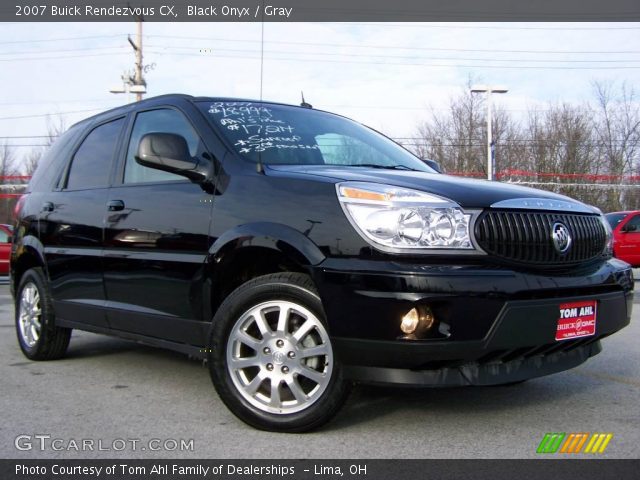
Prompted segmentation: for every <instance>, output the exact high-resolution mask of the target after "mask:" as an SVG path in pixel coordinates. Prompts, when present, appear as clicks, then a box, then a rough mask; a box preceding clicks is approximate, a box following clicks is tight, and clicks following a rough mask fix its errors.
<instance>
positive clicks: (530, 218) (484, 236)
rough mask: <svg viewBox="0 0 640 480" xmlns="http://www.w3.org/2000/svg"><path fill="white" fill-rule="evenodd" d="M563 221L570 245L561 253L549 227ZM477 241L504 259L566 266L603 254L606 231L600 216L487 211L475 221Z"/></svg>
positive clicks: (492, 253)
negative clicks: (569, 237)
mask: <svg viewBox="0 0 640 480" xmlns="http://www.w3.org/2000/svg"><path fill="white" fill-rule="evenodd" d="M556 222H560V223H562V224H564V225H565V226H566V227H567V229H568V230H569V234H570V235H571V245H570V247H569V248H568V250H567V251H566V252H564V253H560V252H559V251H558V250H557V248H556V247H555V245H554V242H553V238H552V228H553V226H554V224H555V223H556ZM475 236H476V241H477V242H478V245H479V246H480V247H481V248H482V249H483V250H484V251H486V252H487V253H488V254H489V255H493V256H495V257H498V258H500V259H504V260H507V261H511V262H515V263H520V264H528V265H540V266H568V265H574V264H578V263H581V262H586V261H588V260H592V259H594V258H596V257H598V256H599V255H601V254H602V251H603V250H604V247H605V242H606V236H607V234H606V232H605V229H604V226H603V225H602V222H601V221H600V217H598V216H596V215H579V214H573V213H561V212H557V213H551V212H548V213H547V212H545V213H542V212H508V211H487V212H484V213H482V214H481V215H480V217H479V218H478V221H477V222H476V228H475Z"/></svg>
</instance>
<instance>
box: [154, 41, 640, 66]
mask: <svg viewBox="0 0 640 480" xmlns="http://www.w3.org/2000/svg"><path fill="white" fill-rule="evenodd" d="M147 46H148V47H149V48H162V49H164V50H191V51H193V50H194V48H193V47H180V46H173V45H147ZM207 50H208V49H207ZM215 51H216V52H235V53H255V51H254V50H247V49H233V48H217V49H215ZM208 53H213V52H205V54H208ZM264 53H269V54H278V55H288V54H308V55H314V56H316V55H323V56H331V57H357V58H362V57H366V58H396V59H416V60H451V61H456V60H466V61H478V60H482V61H492V62H523V61H526V62H534V63H630V62H633V63H638V62H640V59H636V60H612V59H607V60H563V59H549V60H547V59H526V60H522V59H516V58H504V59H501V58H477V57H472V58H469V57H416V56H415V55H411V56H408V55H362V54H361V53H336V52H292V51H283V50H265V51H264Z"/></svg>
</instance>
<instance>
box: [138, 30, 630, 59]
mask: <svg viewBox="0 0 640 480" xmlns="http://www.w3.org/2000/svg"><path fill="white" fill-rule="evenodd" d="M145 36H146V37H148V38H167V39H173V40H205V41H207V40H209V41H219V42H233V43H258V44H259V43H260V40H245V39H228V38H219V37H188V36H176V35H145ZM265 43H272V44H277V45H300V46H306V47H349V48H375V49H378V50H379V49H385V50H423V51H443V52H485V53H531V54H538V53H552V54H563V53H569V54H585V55H587V54H589V55H590V54H598V53H602V54H616V53H620V54H627V53H628V54H640V50H615V51H607V50H581V51H578V50H556V49H554V50H501V49H474V48H440V47H416V46H404V47H400V46H395V45H372V44H353V43H328V42H325V43H317V42H294V41H283V40H265Z"/></svg>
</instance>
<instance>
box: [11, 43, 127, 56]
mask: <svg viewBox="0 0 640 480" xmlns="http://www.w3.org/2000/svg"><path fill="white" fill-rule="evenodd" d="M114 48H116V49H124V48H126V45H117V46H113V47H82V48H67V49H59V50H35V51H34V50H22V51H18V52H0V55H40V54H44V53H65V52H81V51H90V50H111V49H114Z"/></svg>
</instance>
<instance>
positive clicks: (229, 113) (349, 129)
mask: <svg viewBox="0 0 640 480" xmlns="http://www.w3.org/2000/svg"><path fill="white" fill-rule="evenodd" d="M199 106H200V108H201V109H202V110H203V111H204V112H205V114H206V116H207V117H208V118H209V120H210V121H211V122H212V123H213V124H214V126H215V127H216V128H217V129H218V130H219V131H220V132H221V133H222V134H223V135H224V136H225V137H226V138H227V140H229V142H230V143H231V144H232V145H233V147H234V148H235V150H236V152H237V153H238V154H240V155H241V156H242V157H243V158H245V159H246V160H249V161H251V162H254V163H258V162H261V163H263V164H266V165H286V164H288V165H341V166H350V167H373V168H389V169H399V170H418V171H422V172H431V173H435V171H434V170H432V169H431V168H430V167H428V166H427V165H426V164H425V163H423V162H422V161H421V160H420V159H418V158H417V157H415V156H414V155H412V154H411V153H409V152H408V151H407V150H405V149H404V148H402V147H401V146H399V145H397V144H396V143H394V142H393V141H391V140H389V139H388V138H386V137H384V136H383V135H380V134H379V133H377V132H375V131H373V130H371V129H370V128H367V127H364V126H362V125H360V124H358V123H356V122H354V121H351V120H348V119H346V118H343V117H339V116H337V115H332V114H330V113H326V112H319V111H317V110H311V109H307V108H299V107H290V106H286V105H273V104H270V103H259V102H227V101H213V102H212V101H209V102H200V104H199Z"/></svg>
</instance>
